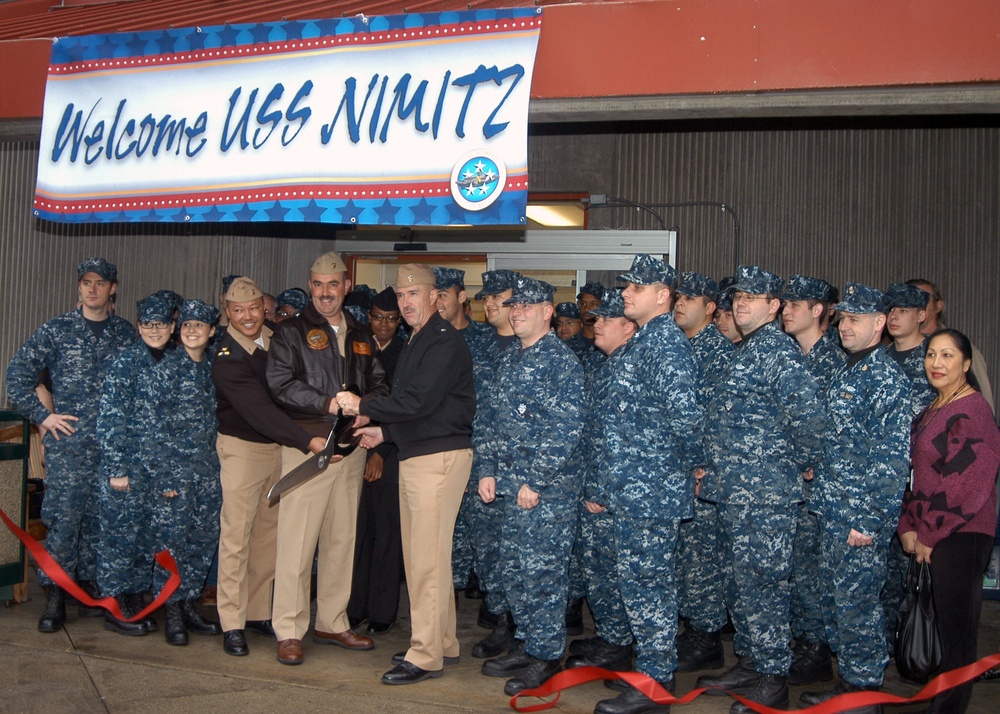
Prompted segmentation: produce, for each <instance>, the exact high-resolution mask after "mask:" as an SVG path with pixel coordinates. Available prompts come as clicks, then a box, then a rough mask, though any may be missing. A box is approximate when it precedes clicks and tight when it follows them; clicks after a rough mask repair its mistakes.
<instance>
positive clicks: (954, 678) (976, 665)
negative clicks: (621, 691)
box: [510, 652, 1000, 714]
mask: <svg viewBox="0 0 1000 714" xmlns="http://www.w3.org/2000/svg"><path fill="white" fill-rule="evenodd" d="M998 664H1000V652H998V653H996V654H991V655H987V656H986V657H983V658H982V659H981V660H979V661H978V662H973V663H972V664H968V665H966V666H964V667H959V668H958V669H953V670H951V671H950V672H942V673H941V674H939V675H938V676H936V677H935V678H934V679H932V680H931V681H930V682H928V683H927V684H926V685H925V686H924V688H923V689H921V690H920V691H919V692H917V693H916V694H915V695H913V696H912V697H909V698H907V697H900V696H896V695H895V694H889V693H888V692H851V693H850V694H841V695H839V696H836V697H833V698H832V699H829V700H827V701H825V702H823V703H821V704H817V705H815V706H811V707H808V708H806V709H800V710H799V711H802V712H810V713H811V714H836V713H837V712H842V711H846V710H848V709H859V708H861V707H868V706H872V705H874V704H912V703H914V702H921V701H925V700H928V699H932V698H934V697H935V696H937V695H938V694H940V693H941V692H945V691H947V690H949V689H951V688H953V687H957V686H959V685H960V684H965V683H966V682H970V681H972V680H973V679H975V678H976V677H978V676H979V675H980V674H982V673H983V672H985V671H986V670H988V669H991V668H993V667H995V666H996V665H998ZM598 679H602V680H603V679H620V680H622V681H624V682H628V683H629V684H631V685H632V686H633V687H635V688H636V689H638V690H639V691H640V692H642V693H643V694H645V695H646V696H647V697H649V698H650V699H652V700H653V701H654V702H656V703H657V704H690V703H691V702H693V701H694V700H695V699H697V698H698V697H699V696H701V695H702V693H703V692H704V691H705V689H704V688H701V689H692V690H691V691H690V692H688V693H687V694H685V695H684V696H683V697H674V696H673V695H672V694H671V693H670V692H668V691H667V690H666V689H664V688H663V687H662V686H660V684H659V683H658V682H657V681H656V680H655V679H653V678H652V677H649V676H647V675H645V674H642V673H640V672H612V671H610V670H607V669H601V668H600V667H579V668H576V669H566V670H563V671H562V672H559V673H557V674H554V675H552V677H550V678H549V679H548V680H546V681H545V682H544V683H543V684H542V686H540V687H536V688H535V689H526V690H525V691H523V692H521V693H519V694H515V695H514V696H513V697H511V698H510V708H511V709H513V710H514V711H518V712H538V711H542V710H544V709H551V708H552V707H554V706H555V705H556V702H558V701H559V696H560V692H562V690H564V689H569V688H570V687H576V686H578V685H580V684H586V683H587V682H593V681H595V680H598ZM727 693H728V694H729V695H730V696H732V697H733V698H734V699H737V700H739V701H741V702H743V704H745V705H746V706H748V707H749V708H750V709H752V710H753V711H755V712H758V714H787V712H786V711H785V710H783V709H772V708H771V707H766V706H764V705H763V704H759V703H758V702H754V701H750V700H749V699H746V698H744V697H741V696H740V695H739V694H733V693H732V692H727ZM553 694H555V695H556V696H555V699H552V700H549V701H543V702H541V703H539V704H531V705H527V706H522V705H520V704H518V701H517V700H518V697H538V698H542V697H548V696H551V695H553Z"/></svg>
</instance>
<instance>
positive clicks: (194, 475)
mask: <svg viewBox="0 0 1000 714" xmlns="http://www.w3.org/2000/svg"><path fill="white" fill-rule="evenodd" d="M182 314H183V313H182ZM163 361H164V363H165V365H164V366H165V368H166V371H167V373H168V378H169V382H168V389H169V394H168V399H167V401H166V403H165V404H164V407H165V409H164V412H163V413H162V414H161V416H162V417H163V420H162V421H161V423H160V425H159V429H158V432H157V433H158V434H159V435H160V438H159V439H158V443H156V445H155V446H156V448H157V450H158V452H159V456H158V458H157V460H156V462H155V463H154V464H153V466H152V468H150V487H151V492H152V526H153V528H152V530H153V533H154V537H155V541H156V543H155V547H156V550H162V549H164V548H169V549H170V552H171V553H172V554H173V556H174V560H176V561H177V566H178V569H179V572H180V575H181V585H180V587H178V588H177V590H176V592H174V594H173V595H171V596H170V599H169V601H168V602H180V601H183V600H192V599H195V598H197V597H200V596H201V591H202V589H203V588H204V586H205V579H206V577H207V575H208V571H209V568H210V567H211V565H212V558H213V557H214V555H215V551H216V550H217V549H218V546H219V512H220V510H221V508H222V485H221V483H220V481H219V456H218V452H217V451H216V448H215V441H216V436H217V432H218V419H217V418H216V416H215V409H216V399H215V384H214V382H213V381H212V366H211V363H210V361H209V359H208V358H207V356H206V357H204V358H203V359H202V360H201V361H200V362H195V361H194V360H193V359H191V357H190V356H189V355H188V353H187V351H186V350H185V349H184V348H183V347H178V348H177V349H175V350H173V351H171V352H170V353H169V354H168V355H167V356H166V357H165V358H164V360H163ZM170 491H176V492H177V495H176V496H174V497H166V496H165V495H164V494H165V493H167V492H170ZM168 576H169V573H167V571H166V570H164V569H163V568H161V567H160V566H159V565H157V566H156V568H155V570H154V571H153V591H154V592H160V590H161V589H162V588H163V586H164V585H165V584H166V582H167V578H168Z"/></svg>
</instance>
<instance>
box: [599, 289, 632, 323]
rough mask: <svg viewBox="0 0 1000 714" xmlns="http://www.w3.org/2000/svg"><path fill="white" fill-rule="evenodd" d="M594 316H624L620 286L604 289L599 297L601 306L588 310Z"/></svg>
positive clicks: (623, 302) (623, 301) (623, 303)
mask: <svg viewBox="0 0 1000 714" xmlns="http://www.w3.org/2000/svg"><path fill="white" fill-rule="evenodd" d="M590 314H591V315H593V316H594V317H625V300H624V299H623V298H622V291H621V289H620V288H615V289H614V290H606V291H605V292H604V296H603V297H602V298H601V306H600V307H596V308H594V309H593V310H591V311H590Z"/></svg>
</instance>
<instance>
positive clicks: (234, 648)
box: [222, 630, 250, 657]
mask: <svg viewBox="0 0 1000 714" xmlns="http://www.w3.org/2000/svg"><path fill="white" fill-rule="evenodd" d="M222 651H223V652H225V653H226V654H227V655H232V656H233V657H245V656H247V655H248V654H250V648H249V647H247V638H246V637H244V636H243V630H226V631H225V632H223V633H222Z"/></svg>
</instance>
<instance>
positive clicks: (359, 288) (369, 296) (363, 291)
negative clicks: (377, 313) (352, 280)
mask: <svg viewBox="0 0 1000 714" xmlns="http://www.w3.org/2000/svg"><path fill="white" fill-rule="evenodd" d="M376 295H378V290H376V289H375V288H371V287H368V286H367V285H365V284H364V283H362V284H361V285H355V286H354V289H353V290H351V292H349V293H347V295H346V296H345V297H344V307H347V306H348V305H358V306H359V307H361V308H362V309H363V310H367V309H368V308H370V307H371V306H372V300H374V299H375V296H376Z"/></svg>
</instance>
